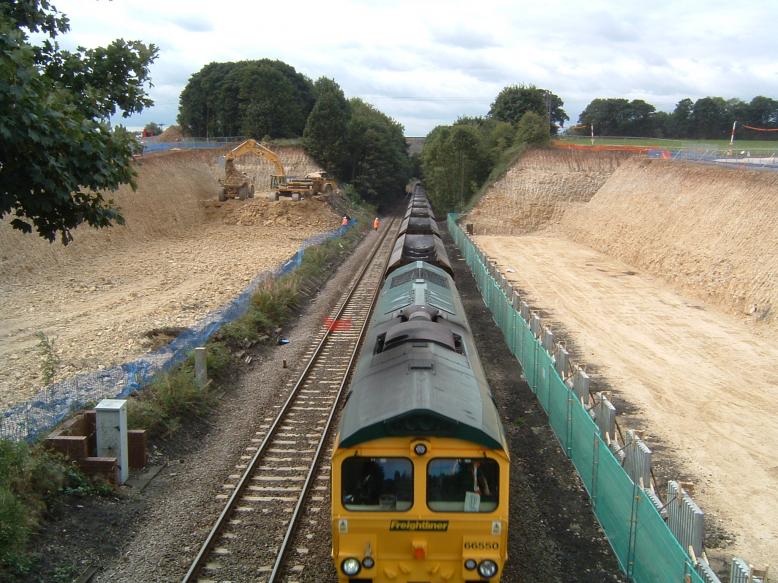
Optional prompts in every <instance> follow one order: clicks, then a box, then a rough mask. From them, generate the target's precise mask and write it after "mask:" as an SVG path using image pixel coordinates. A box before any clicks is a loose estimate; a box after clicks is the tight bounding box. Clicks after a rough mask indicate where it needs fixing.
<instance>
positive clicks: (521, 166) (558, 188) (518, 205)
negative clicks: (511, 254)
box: [467, 150, 628, 235]
mask: <svg viewBox="0 0 778 583" xmlns="http://www.w3.org/2000/svg"><path fill="white" fill-rule="evenodd" d="M627 158H628V155H626V154H623V153H619V152H597V153H589V152H578V151H573V150H531V151H529V152H527V153H526V154H525V155H523V156H522V157H521V158H520V159H519V161H518V162H517V163H516V164H515V165H514V166H513V167H512V168H511V169H510V170H508V172H507V173H506V175H505V176H503V177H502V178H501V179H500V180H498V181H497V182H495V183H494V185H492V186H491V187H490V188H489V190H488V191H487V192H486V193H485V194H484V196H483V198H482V199H481V200H480V201H479V203H478V205H477V206H476V207H475V208H474V209H473V210H472V211H471V212H470V213H469V215H468V217H469V218H468V220H467V222H469V223H473V224H474V226H475V232H476V234H479V235H520V234H523V233H529V232H531V231H535V230H538V229H540V228H543V227H545V226H548V225H553V224H556V223H558V222H559V221H560V220H561V218H562V215H563V214H564V213H565V212H566V211H567V210H568V209H569V208H570V207H571V206H572V205H574V204H575V203H582V202H587V201H588V200H589V199H591V198H592V196H594V194H595V193H596V192H597V190H598V189H599V188H600V187H601V186H602V185H603V184H604V183H605V182H606V181H607V180H608V178H610V176H611V175H612V174H613V172H614V171H615V170H616V169H617V168H618V167H619V165H620V164H621V163H622V162H624V160H626V159H627Z"/></svg>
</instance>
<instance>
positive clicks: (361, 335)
mask: <svg viewBox="0 0 778 583" xmlns="http://www.w3.org/2000/svg"><path fill="white" fill-rule="evenodd" d="M395 221H396V219H392V222H391V223H389V224H388V225H387V229H386V231H385V232H384V235H383V238H382V239H381V241H382V242H383V240H384V239H385V238H386V235H387V233H389V231H390V230H391V229H392V227H393V226H394V223H395ZM391 257H392V254H391V252H390V253H389V254H388V255H387V256H386V261H384V264H383V266H382V267H381V273H385V272H386V267H387V265H389V260H390V259H391ZM360 279H361V277H360ZM380 291H381V286H380V285H378V286H376V289H375V292H374V293H373V297H372V298H371V300H370V309H369V310H368V313H367V316H366V317H365V321H364V322H363V323H362V328H360V330H359V340H358V341H357V343H356V344H355V345H354V350H353V351H352V352H351V358H350V359H349V362H348V365H346V372H345V374H344V376H343V380H342V381H341V382H340V387H339V388H338V395H337V397H335V405H334V406H333V407H332V410H331V411H330V413H329V415H328V416H327V423H326V425H325V426H324V431H323V432H322V436H321V438H320V439H319V445H318V446H317V448H316V453H315V454H314V456H313V462H312V463H311V467H310V469H309V470H308V475H307V476H306V478H305V483H304V484H303V488H302V493H301V494H300V498H299V499H298V501H297V504H296V505H295V507H294V512H293V513H292V518H291V519H290V521H289V526H288V527H287V529H286V534H285V535H284V540H283V541H282V542H281V547H280V549H279V551H278V555H277V556H276V561H275V563H274V564H273V570H272V571H271V573H270V577H269V578H268V581H267V583H275V581H276V577H277V576H278V574H279V572H280V570H281V567H282V565H283V562H284V557H285V555H286V550H287V547H288V546H289V542H290V541H291V539H292V535H293V534H294V532H295V530H296V526H297V519H298V518H299V515H300V511H301V510H302V508H303V505H304V504H305V499H306V497H307V496H308V492H309V490H310V487H311V484H312V483H313V479H314V474H315V473H316V469H317V468H318V465H319V461H321V460H320V458H321V454H322V451H323V450H324V445H325V444H326V443H327V439H328V437H329V432H330V428H331V426H332V421H333V419H334V418H335V413H336V412H337V410H338V403H340V400H341V397H342V396H343V389H344V388H345V387H346V384H347V381H348V378H349V375H350V374H351V369H352V367H353V366H354V361H355V360H356V358H357V354H359V349H360V347H361V346H362V340H363V339H364V336H365V329H366V328H367V325H368V323H369V322H370V317H371V316H372V315H373V309H374V308H375V303H376V299H377V298H378V294H379V293H380Z"/></svg>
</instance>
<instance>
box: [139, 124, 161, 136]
mask: <svg viewBox="0 0 778 583" xmlns="http://www.w3.org/2000/svg"><path fill="white" fill-rule="evenodd" d="M161 133H162V126H161V125H159V124H158V123H157V122H154V121H152V122H149V123H147V124H146V126H145V127H144V128H143V134H144V135H146V136H158V135H159V134H161Z"/></svg>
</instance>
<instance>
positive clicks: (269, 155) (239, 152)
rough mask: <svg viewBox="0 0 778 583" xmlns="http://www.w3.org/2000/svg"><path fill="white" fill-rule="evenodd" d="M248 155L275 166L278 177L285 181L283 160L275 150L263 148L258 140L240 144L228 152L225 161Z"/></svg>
mask: <svg viewBox="0 0 778 583" xmlns="http://www.w3.org/2000/svg"><path fill="white" fill-rule="evenodd" d="M246 154H255V155H257V156H259V157H260V158H264V159H265V160H267V161H268V162H270V163H272V164H273V166H275V169H276V174H277V176H278V177H279V178H280V179H281V180H282V181H283V179H284V178H285V177H286V171H285V170H284V165H283V164H281V160H280V159H279V157H278V156H277V155H276V153H275V152H273V150H271V149H269V148H267V147H265V146H263V145H262V144H260V143H259V142H257V141H256V140H246V141H245V142H243V143H241V144H238V145H237V146H235V147H234V148H233V149H232V150H230V151H229V152H227V154H226V155H225V160H235V159H236V158H240V157H241V156H245V155H246Z"/></svg>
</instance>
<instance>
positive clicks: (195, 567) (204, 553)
mask: <svg viewBox="0 0 778 583" xmlns="http://www.w3.org/2000/svg"><path fill="white" fill-rule="evenodd" d="M393 224H394V221H392V223H391V224H389V225H387V228H386V230H385V231H384V233H383V234H382V235H381V237H380V238H379V239H378V241H377V242H376V243H375V245H374V246H373V249H371V251H370V255H369V259H368V261H366V262H365V264H364V265H363V266H362V269H361V270H360V272H359V274H358V276H357V279H356V280H355V282H354V284H353V285H352V286H351V288H350V289H349V291H348V292H347V294H346V295H345V299H343V302H342V304H341V305H340V307H339V309H338V311H337V313H336V315H335V318H334V319H338V318H340V316H341V315H342V314H343V312H344V311H345V310H346V307H347V306H348V302H349V300H350V299H351V298H352V296H353V295H354V292H355V291H356V290H357V288H358V287H359V284H360V283H361V282H362V278H363V277H364V275H365V273H367V270H368V268H369V267H370V266H371V265H372V262H373V259H374V258H375V256H376V254H377V253H378V250H379V249H380V248H381V246H382V245H383V243H384V241H385V240H386V236H387V233H389V231H390V230H391V228H392V226H393ZM390 255H391V253H390ZM371 309H372V308H371ZM366 321H367V320H366ZM334 328H335V326H330V327H328V329H327V330H326V331H325V334H324V336H323V337H322V339H321V340H320V341H319V343H318V344H317V346H316V348H315V349H314V352H313V354H312V355H311V357H310V359H309V360H308V363H307V364H306V366H305V368H304V369H303V371H302V373H301V374H300V377H299V378H298V380H297V382H296V383H295V385H294V387H293V388H292V390H291V392H290V393H289V396H288V397H287V399H286V401H285V402H284V404H283V405H282V407H281V409H280V410H279V412H278V414H277V415H276V418H275V420H274V421H273V423H272V425H271V426H270V428H269V429H268V430H267V434H266V435H265V437H264V439H263V440H262V443H261V444H260V445H259V447H258V448H257V450H256V451H255V452H254V455H253V456H252V458H251V460H250V462H249V463H248V465H247V467H246V469H245V470H244V472H243V475H242V476H241V478H240V481H239V482H238V484H237V485H236V486H235V488H234V489H233V490H232V493H231V494H230V497H229V498H228V500H227V503H226V504H225V506H224V509H223V510H222V511H221V513H220V514H219V517H218V518H217V519H216V522H215V523H214V525H213V527H212V528H211V531H210V532H209V533H208V536H207V538H206V539H205V542H203V544H202V546H201V547H200V550H199V552H198V553H197V556H196V557H195V559H194V561H193V562H192V564H191V565H190V567H189V570H188V571H187V572H186V574H185V575H184V577H183V579H181V583H191V582H192V581H194V580H195V579H194V578H195V576H196V575H197V574H198V573H199V572H200V570H201V569H202V567H203V563H204V561H205V559H206V558H207V557H208V556H209V554H210V552H211V549H212V548H213V545H214V543H215V542H216V540H217V537H218V536H219V535H220V534H221V531H222V530H223V528H224V525H225V524H226V523H227V520H228V518H229V517H230V516H231V515H232V513H233V511H234V508H235V505H236V503H237V501H238V499H239V498H240V496H241V495H242V494H243V492H244V490H245V487H246V485H247V483H248V482H249V481H250V477H251V475H252V474H253V472H254V469H255V468H256V465H257V462H258V461H259V459H260V458H261V457H262V456H263V455H264V454H265V450H266V449H267V446H268V444H269V443H270V441H271V439H272V438H273V436H274V434H275V432H276V430H277V429H278V426H279V425H280V424H281V421H282V419H283V418H284V416H285V415H286V413H287V412H288V411H289V408H290V406H291V403H292V402H293V401H294V399H295V398H296V396H297V393H298V391H299V389H300V387H301V386H302V385H303V383H304V382H305V380H306V378H307V377H308V374H309V373H310V371H311V369H312V368H313V365H314V363H315V362H316V360H317V358H318V357H319V355H320V353H321V351H322V348H323V347H324V345H325V344H326V342H327V340H328V339H329V338H330V337H331V335H332V333H333V330H334ZM363 330H364V327H363ZM357 344H359V342H357ZM352 360H353V358H352ZM351 362H352V361H349V366H350V365H351ZM348 372H350V369H348V370H347V373H346V377H347V376H348ZM339 397H340V393H339V394H338V398H339ZM336 403H337V401H336ZM333 410H334V407H333Z"/></svg>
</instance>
